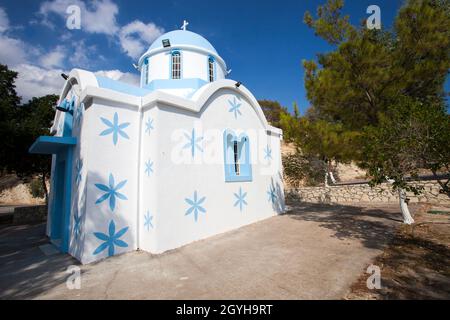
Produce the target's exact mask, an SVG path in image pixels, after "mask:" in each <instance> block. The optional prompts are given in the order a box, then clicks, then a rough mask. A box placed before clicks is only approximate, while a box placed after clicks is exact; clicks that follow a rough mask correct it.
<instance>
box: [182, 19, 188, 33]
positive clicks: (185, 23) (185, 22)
mask: <svg viewBox="0 0 450 320" xmlns="http://www.w3.org/2000/svg"><path fill="white" fill-rule="evenodd" d="M188 25H189V22H187V21H186V20H183V25H182V26H181V29H182V30H183V31H186V27H187V26H188Z"/></svg>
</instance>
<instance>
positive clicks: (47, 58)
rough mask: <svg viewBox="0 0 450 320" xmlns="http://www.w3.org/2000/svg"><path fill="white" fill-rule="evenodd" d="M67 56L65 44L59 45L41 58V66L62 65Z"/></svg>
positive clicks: (48, 67)
mask: <svg viewBox="0 0 450 320" xmlns="http://www.w3.org/2000/svg"><path fill="white" fill-rule="evenodd" d="M65 57H66V50H65V49H64V47H63V46H57V47H56V48H55V49H54V50H53V51H50V52H48V53H46V54H44V55H43V56H41V57H40V58H39V63H40V65H41V66H43V67H45V68H47V69H51V68H53V67H62V66H63V65H64V59H65Z"/></svg>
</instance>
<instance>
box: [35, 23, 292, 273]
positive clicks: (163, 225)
mask: <svg viewBox="0 0 450 320" xmlns="http://www.w3.org/2000/svg"><path fill="white" fill-rule="evenodd" d="M136 67H137V69H138V70H139V71H140V73H141V83H140V86H139V87H138V86H133V85H130V84H126V83H122V82H119V81H115V80H111V79H109V78H106V77H102V76H98V75H95V74H94V73H92V72H89V71H85V70H80V69H73V70H72V71H71V72H70V74H69V75H68V77H67V80H66V82H65V85H64V87H63V89H62V92H61V95H60V100H59V102H58V106H57V111H56V115H55V120H54V124H53V126H52V128H51V134H52V136H42V137H40V138H38V139H37V140H36V142H35V143H34V144H33V145H32V146H31V148H30V152H31V153H38V154H52V172H51V188H50V199H49V208H48V220H47V235H48V237H49V238H50V240H51V242H52V243H53V244H54V245H55V246H57V247H58V248H59V249H60V250H61V251H62V252H67V253H69V254H71V255H72V256H74V257H75V258H76V259H78V260H79V261H81V263H83V264H85V263H90V262H93V261H97V260H100V259H104V258H106V257H109V256H113V255H117V254H122V253H125V252H129V251H133V250H144V251H147V252H150V253H154V254H157V253H162V252H164V251H167V250H170V249H174V248H178V247H180V246H183V245H186V244H188V243H191V242H193V241H196V240H200V239H205V238H208V237H211V236H213V235H216V234H219V233H223V232H226V231H229V230H232V229H236V228H239V227H241V226H244V225H247V224H250V223H253V222H256V221H258V220H262V219H266V218H268V217H271V216H274V215H277V214H280V213H281V212H283V210H284V194H283V181H282V166H281V154H280V143H281V139H282V132H281V130H280V129H278V128H275V127H272V126H270V125H269V123H268V122H267V120H266V118H265V116H264V114H263V112H262V110H261V107H260V106H259V104H258V102H257V101H256V99H255V97H254V96H253V95H252V93H251V92H250V91H249V90H248V89H246V88H245V86H244V85H242V84H241V83H240V82H238V81H234V80H231V79H227V76H228V73H229V72H228V71H227V70H228V69H227V65H226V63H225V61H224V60H223V59H222V57H221V56H220V55H219V54H218V53H217V51H216V50H215V49H214V47H213V46H212V45H211V44H210V43H209V42H208V41H207V40H206V39H204V38H203V37H202V36H200V35H198V34H196V33H193V32H190V31H188V30H186V22H185V24H184V25H183V27H182V29H181V30H175V31H171V32H168V33H166V34H164V35H162V36H161V37H159V38H158V39H157V40H155V41H154V43H153V44H152V45H151V46H150V48H149V49H148V50H147V52H145V53H144V54H143V55H142V57H141V58H140V59H139V63H138V65H137V66H136Z"/></svg>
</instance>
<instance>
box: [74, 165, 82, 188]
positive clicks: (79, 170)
mask: <svg viewBox="0 0 450 320" xmlns="http://www.w3.org/2000/svg"><path fill="white" fill-rule="evenodd" d="M75 170H76V172H77V173H76V176H75V183H76V184H77V186H79V185H80V182H81V178H82V176H81V173H82V171H83V160H81V159H78V160H77V164H76V166H75Z"/></svg>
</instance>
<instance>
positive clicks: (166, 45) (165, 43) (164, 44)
mask: <svg viewBox="0 0 450 320" xmlns="http://www.w3.org/2000/svg"><path fill="white" fill-rule="evenodd" d="M162 45H163V47H164V48H168V47H170V40H169V39H164V40H162Z"/></svg>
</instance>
